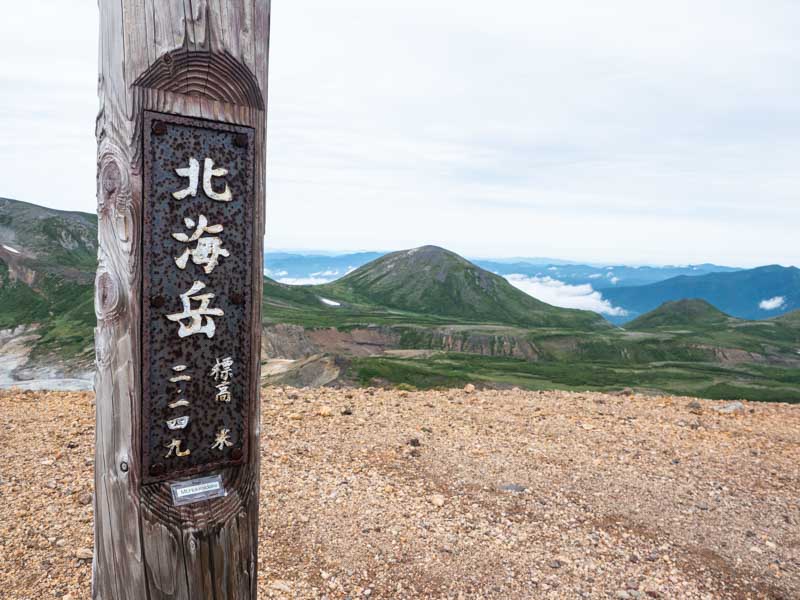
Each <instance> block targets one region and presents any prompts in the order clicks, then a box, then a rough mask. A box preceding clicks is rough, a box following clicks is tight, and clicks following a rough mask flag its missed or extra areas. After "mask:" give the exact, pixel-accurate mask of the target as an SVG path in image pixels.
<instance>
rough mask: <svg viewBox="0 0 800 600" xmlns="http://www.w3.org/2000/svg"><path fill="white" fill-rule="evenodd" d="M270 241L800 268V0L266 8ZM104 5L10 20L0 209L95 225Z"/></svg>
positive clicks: (10, 15)
mask: <svg viewBox="0 0 800 600" xmlns="http://www.w3.org/2000/svg"><path fill="white" fill-rule="evenodd" d="M272 10H273V15H272V26H273V29H272V42H271V66H270V105H269V141H268V145H269V146H268V155H269V156H268V170H267V178H268V180H267V186H268V198H267V202H268V206H267V219H268V220H267V244H268V246H270V247H272V248H295V249H299V248H305V249H312V248H314V249H328V250H354V249H378V250H384V249H397V248H405V247H411V246H418V245H421V244H426V243H433V244H438V245H442V246H445V247H448V248H450V249H452V250H455V251H457V252H460V253H462V254H467V255H470V256H550V257H558V258H567V259H578V260H585V261H594V262H602V261H609V262H627V263H688V262H694V263H697V262H705V261H713V262H717V263H723V264H731V265H739V266H755V265H758V264H765V263H781V264H795V265H800V243H799V242H798V233H797V231H798V224H799V223H800V202H798V199H799V191H800V168H799V167H800V102H798V99H799V98H800V75H798V73H800V36H798V35H797V32H798V29H800V3H798V2H796V1H786V2H783V1H780V0H770V2H763V1H758V0H752V1H749V2H742V1H737V0H724V1H711V0H691V1H684V0H670V1H669V2H664V1H661V0H650V1H647V0H635V1H619V0H617V1H606V2H590V1H588V0H584V1H568V0H559V1H558V2H552V1H546V2H545V1H532V0H528V1H527V2H520V1H519V0H513V1H512V0H495V1H494V2H485V1H480V2H479V1H477V0H457V1H456V0H436V1H433V2H432V1H430V0H425V1H423V0H406V1H405V2H402V3H397V2H385V1H382V0H340V1H339V2H330V1H329V0H274V1H273V9H272ZM96 13H97V7H96V4H95V2H92V1H89V0H86V1H83V0H81V1H78V0H59V1H58V2H56V1H53V0H48V1H43V0H26V2H23V3H14V6H13V7H8V9H7V10H5V11H4V14H3V19H2V20H0V55H2V56H3V60H2V61H0V132H1V133H2V135H0V196H6V197H12V198H17V199H20V200H27V201H30V202H36V203H40V204H44V205H47V206H51V207H54V208H64V209H75V210H83V211H94V208H95V200H94V195H95V140H94V137H93V135H94V119H95V115H96V112H97V99H96V73H97V56H96V53H97V14H96Z"/></svg>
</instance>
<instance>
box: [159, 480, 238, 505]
mask: <svg viewBox="0 0 800 600" xmlns="http://www.w3.org/2000/svg"><path fill="white" fill-rule="evenodd" d="M170 489H171V490H172V503H173V504H174V505H175V506H181V505H183V504H191V503H193V502H202V501H204V500H211V499H212V498H222V497H224V496H227V495H228V493H227V492H226V491H225V487H224V486H223V485H222V476H221V475H212V476H210V477H199V478H197V479H190V480H188V481H180V482H176V483H171V484H170Z"/></svg>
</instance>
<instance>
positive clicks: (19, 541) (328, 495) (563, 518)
mask: <svg viewBox="0 0 800 600" xmlns="http://www.w3.org/2000/svg"><path fill="white" fill-rule="evenodd" d="M726 406H729V405H727V404H726V403H725V402H712V401H704V400H701V401H694V400H692V399H691V398H677V397H658V398H654V397H645V396H638V395H633V396H621V395H605V394H600V393H568V392H523V391H516V390H509V391H484V392H476V391H467V390H451V391H429V392H405V391H387V390H378V389H343V390H331V389H316V390H300V389H293V388H268V389H265V390H264V404H263V427H262V431H263V453H262V460H263V462H262V476H261V485H262V490H261V494H262V496H261V497H262V514H261V540H260V542H261V545H260V548H261V556H260V570H259V575H258V576H259V590H260V597H262V598H268V597H276V598H277V597H280V598H323V597H327V598H329V599H331V600H333V599H336V598H346V597H350V598H367V597H369V598H504V599H505V598H622V599H624V598H645V599H646V598H665V599H666V598H670V599H671V598H681V599H695V598H697V599H705V598H708V599H716V598H731V599H733V598H737V599H738V598H775V599H777V598H785V599H789V598H798V597H800V406H796V405H795V406H790V405H785V404H772V403H748V402H745V403H743V406H741V407H739V406H736V405H734V406H733V407H732V410H731V412H728V413H725V412H720V411H719V410H718V409H720V408H723V407H726ZM93 444H94V405H93V397H92V395H91V394H90V393H78V392H76V393H64V392H61V393H59V392H47V393H45V392H31V391H28V392H25V391H14V390H12V391H0V589H1V590H2V594H0V595H2V597H3V598H8V599H9V600H15V599H33V598H36V599H39V598H57V599H62V600H79V599H84V598H89V597H90V592H89V587H90V572H91V567H90V562H91V547H92V507H91V492H92V452H93Z"/></svg>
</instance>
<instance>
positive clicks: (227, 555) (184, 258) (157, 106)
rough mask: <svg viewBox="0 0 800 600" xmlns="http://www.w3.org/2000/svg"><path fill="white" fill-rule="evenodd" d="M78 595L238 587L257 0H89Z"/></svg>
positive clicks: (255, 483)
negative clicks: (90, 470)
mask: <svg viewBox="0 0 800 600" xmlns="http://www.w3.org/2000/svg"><path fill="white" fill-rule="evenodd" d="M99 5H100V67H99V69H100V76H99V96H100V112H99V115H98V117H97V130H96V133H97V145H98V174H97V212H98V217H99V227H98V231H99V234H98V235H99V241H100V249H99V268H98V271H97V280H96V299H95V306H96V312H97V318H98V323H97V329H96V333H95V346H96V354H97V359H96V361H97V375H96V379H95V390H96V396H97V440H96V453H95V505H94V507H95V556H94V565H93V584H92V587H93V592H92V593H93V597H94V598H95V599H103V600H112V599H113V600H124V599H130V600H156V599H159V598H176V599H186V600H199V599H204V598H215V599H239V598H247V599H252V598H255V597H256V582H257V565H258V563H257V548H258V492H259V354H260V353H259V348H260V326H259V325H260V321H261V294H262V245H263V236H264V195H265V186H264V179H265V128H266V105H267V61H268V47H269V17H270V3H269V0H99Z"/></svg>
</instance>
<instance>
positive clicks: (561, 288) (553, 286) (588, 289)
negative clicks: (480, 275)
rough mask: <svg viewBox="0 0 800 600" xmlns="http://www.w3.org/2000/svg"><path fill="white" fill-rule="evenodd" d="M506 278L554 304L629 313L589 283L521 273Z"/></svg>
mask: <svg viewBox="0 0 800 600" xmlns="http://www.w3.org/2000/svg"><path fill="white" fill-rule="evenodd" d="M505 278H506V279H507V280H508V281H509V282H510V283H511V285H513V286H514V287H517V288H519V289H520V290H522V291H523V292H525V293H526V294H528V295H530V296H533V297H534V298H536V299H537V300H541V301H542V302H547V304H552V305H553V306H560V307H561V308H580V309H582V310H592V311H594V312H596V313H600V314H603V315H609V316H612V317H624V316H626V315H627V314H628V313H627V311H626V310H624V309H622V308H619V307H617V306H614V305H612V304H611V302H609V301H608V300H606V299H604V298H603V294H601V293H600V292H599V291H597V290H595V289H594V288H593V287H592V286H591V285H590V284H588V283H586V284H582V285H570V284H568V283H564V282H563V281H559V280H558V279H553V278H552V277H541V276H536V277H531V276H529V275H519V274H512V275H506V276H505Z"/></svg>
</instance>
